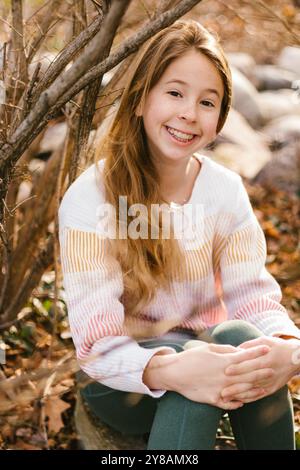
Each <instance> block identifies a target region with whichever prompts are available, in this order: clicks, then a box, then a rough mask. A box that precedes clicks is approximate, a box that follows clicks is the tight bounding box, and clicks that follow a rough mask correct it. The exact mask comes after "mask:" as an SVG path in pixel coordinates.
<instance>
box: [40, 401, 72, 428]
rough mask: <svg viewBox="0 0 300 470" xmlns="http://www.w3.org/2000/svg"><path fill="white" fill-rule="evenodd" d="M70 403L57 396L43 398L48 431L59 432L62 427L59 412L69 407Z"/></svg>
mask: <svg viewBox="0 0 300 470" xmlns="http://www.w3.org/2000/svg"><path fill="white" fill-rule="evenodd" d="M70 406H71V405H70V404H69V403H66V402H65V401H63V400H61V399H60V398H58V397H46V398H45V414H46V416H48V418H49V421H48V429H49V431H54V432H59V431H60V430H61V428H63V427H64V423H63V421H62V419H61V414H62V413H63V412H64V411H65V410H67V409H68V408H70Z"/></svg>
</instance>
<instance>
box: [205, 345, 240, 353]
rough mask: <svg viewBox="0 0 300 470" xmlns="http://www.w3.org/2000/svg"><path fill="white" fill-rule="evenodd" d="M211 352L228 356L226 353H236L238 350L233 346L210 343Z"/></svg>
mask: <svg viewBox="0 0 300 470" xmlns="http://www.w3.org/2000/svg"><path fill="white" fill-rule="evenodd" d="M209 347H210V350H211V351H213V352H216V353H219V354H226V353H236V352H237V351H238V349H237V348H236V347H235V346H231V345H230V344H214V343H210V346H209Z"/></svg>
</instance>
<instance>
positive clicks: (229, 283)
mask: <svg viewBox="0 0 300 470" xmlns="http://www.w3.org/2000/svg"><path fill="white" fill-rule="evenodd" d="M238 181H239V184H238V190H237V195H236V204H235V207H233V208H232V212H233V224H232V227H231V232H230V234H229V235H228V237H227V240H226V243H225V245H224V247H223V250H222V253H221V256H220V273H221V280H222V288H223V298H224V302H225V305H226V307H227V310H228V316H229V318H230V319H241V320H246V321H248V322H250V323H252V324H254V325H255V326H256V327H257V328H258V329H259V330H260V331H262V332H263V333H264V334H265V335H266V336H280V335H287V336H295V337H296V338H300V331H299V329H298V328H297V327H296V326H295V324H294V323H293V322H292V320H291V319H290V318H289V315H288V313H287V311H286V309H285V308H284V307H283V306H282V305H281V304H280V301H281V298H282V294H281V290H280V286H279V284H278V283H277V281H276V280H275V279H274V278H273V277H272V275H271V274H270V273H269V272H268V271H267V269H266V268H265V263H266V256H267V249H266V240H265V236H264V233H263V230H262V228H261V227H260V225H259V223H258V220H257V218H256V216H255V214H254V212H253V209H252V207H251V204H250V200H249V197H248V194H247V191H246V189H245V187H244V185H243V182H242V180H241V178H240V177H239V178H238Z"/></svg>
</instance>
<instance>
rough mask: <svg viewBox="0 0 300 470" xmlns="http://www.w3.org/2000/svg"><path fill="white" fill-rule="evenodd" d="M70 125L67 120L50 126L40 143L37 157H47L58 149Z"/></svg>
mask: <svg viewBox="0 0 300 470" xmlns="http://www.w3.org/2000/svg"><path fill="white" fill-rule="evenodd" d="M67 129H68V125H67V123H66V122H59V123H56V124H54V125H52V126H48V128H47V129H46V132H45V134H44V135H43V138H42V140H41V143H40V148H39V153H38V154H37V155H36V157H37V158H40V159H47V158H49V157H50V155H51V154H52V152H54V151H55V150H57V149H58V148H59V147H60V146H61V145H62V144H63V142H64V140H65V138H66V135H67Z"/></svg>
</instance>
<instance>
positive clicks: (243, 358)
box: [226, 345, 270, 373]
mask: <svg viewBox="0 0 300 470" xmlns="http://www.w3.org/2000/svg"><path fill="white" fill-rule="evenodd" d="M269 351H270V348H269V346H265V345H262V346H255V347H251V348H249V349H244V350H240V351H237V352H234V353H231V354H230V359H231V362H232V364H231V365H230V366H229V367H227V369H226V370H228V369H232V370H234V371H235V369H237V370H238V371H239V372H238V373H241V372H240V370H239V369H238V367H243V366H244V365H245V364H247V362H250V361H251V360H252V359H256V358H258V357H261V356H264V355H265V354H267V353H268V352H269ZM246 370H247V369H246Z"/></svg>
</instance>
